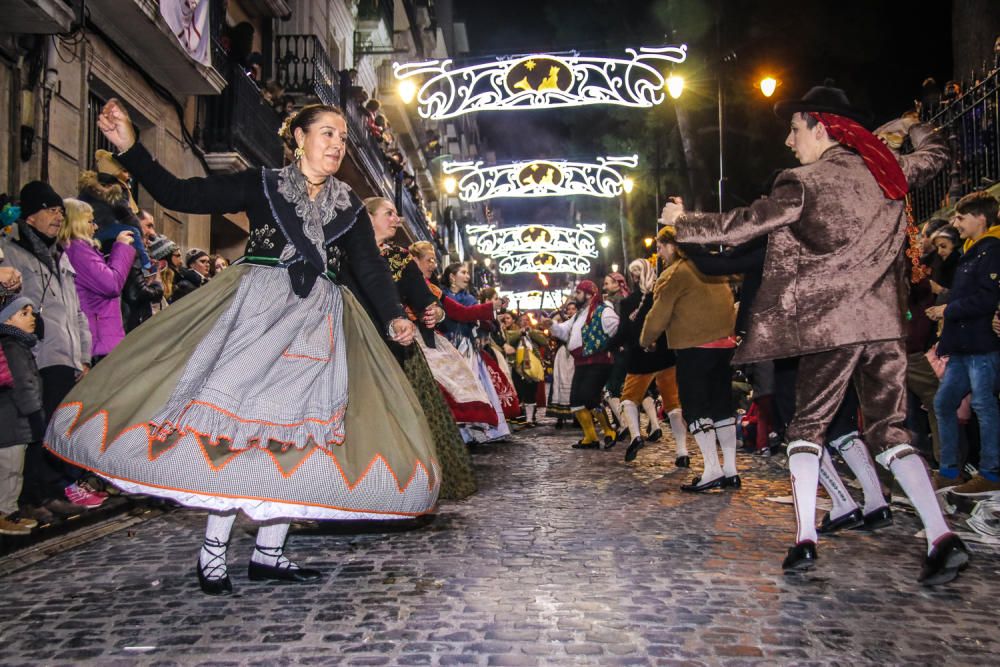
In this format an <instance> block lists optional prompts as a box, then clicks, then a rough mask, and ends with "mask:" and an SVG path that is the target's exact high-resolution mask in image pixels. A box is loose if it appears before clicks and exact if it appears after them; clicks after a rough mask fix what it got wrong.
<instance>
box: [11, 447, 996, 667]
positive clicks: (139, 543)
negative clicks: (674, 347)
mask: <svg viewBox="0 0 1000 667" xmlns="http://www.w3.org/2000/svg"><path fill="white" fill-rule="evenodd" d="M577 437H579V436H578V435H577V433H576V432H575V431H556V430H553V429H551V428H539V429H533V430H528V431H524V432H521V433H520V434H517V435H515V436H514V437H513V438H512V439H511V441H510V442H507V443H499V444H493V445H487V446H483V447H480V448H478V449H477V450H476V451H475V453H474V455H473V457H474V462H475V464H476V470H477V473H478V476H479V481H480V491H479V493H477V494H476V495H474V496H472V497H471V498H468V499H466V500H464V501H460V502H448V503H443V504H442V506H441V508H440V512H439V514H438V515H437V517H436V519H435V520H434V521H433V522H432V523H430V524H429V525H426V526H423V527H420V528H418V529H415V530H409V531H400V532H391V533H370V532H369V533H361V534H346V535H345V534H316V533H314V532H313V533H300V534H296V535H293V536H292V537H291V538H290V540H289V544H288V552H289V555H291V556H292V557H294V558H295V559H297V560H298V561H299V562H300V563H302V564H304V565H308V566H311V567H317V568H320V569H322V570H323V571H324V572H325V574H326V578H325V580H324V581H323V582H322V583H321V584H318V585H311V586H308V585H306V586H303V585H280V584H266V583H256V582H250V581H249V580H248V579H247V577H246V569H245V563H246V559H247V558H248V557H249V554H250V551H251V548H252V544H253V537H252V535H251V534H250V533H249V529H250V528H251V526H250V525H248V524H247V525H243V524H241V525H240V526H238V527H237V530H236V532H235V533H234V540H233V543H232V545H231V548H230V573H231V575H232V577H233V585H234V587H235V588H236V594H235V595H234V596H232V597H229V598H211V597H207V596H205V595H203V594H201V592H200V591H199V589H198V584H197V581H196V580H195V576H194V563H195V558H196V553H197V548H198V545H199V544H200V540H201V531H202V529H203V522H204V517H203V514H201V513H199V512H192V511H174V512H170V513H167V514H165V515H163V516H159V517H156V518H153V519H150V520H148V521H144V522H143V523H140V524H138V525H132V526H130V527H128V528H126V529H123V530H120V531H118V532H114V533H112V534H109V535H105V536H103V537H100V538H98V539H96V540H94V541H92V542H89V543H87V544H85V545H83V546H79V547H76V548H73V549H71V550H68V551H65V552H63V553H58V554H57V555H54V556H52V557H51V558H48V559H47V560H44V561H42V562H38V563H34V564H31V565H29V566H27V567H24V568H22V569H20V570H18V571H16V572H14V573H12V574H9V575H7V576H5V577H3V578H2V579H0V603H2V604H0V664H2V665H24V664H32V665H33V664H46V665H48V664H54V665H63V664H65V665H80V664H88V663H92V664H101V665H134V664H150V665H220V666H221V665H243V664H250V665H267V666H272V665H285V664H288V665H295V664H302V665H540V666H546V665H674V664H690V665H713V664H761V665H772V664H795V665H803V664H850V665H876V664H877V665H884V664H941V665H945V664H947V665H960V664H969V665H972V664H979V665H981V664H997V662H998V661H1000V640H998V639H997V636H996V632H995V628H996V627H997V625H998V622H1000V605H998V604H997V598H998V593H1000V583H998V581H1000V578H998V576H997V575H998V573H1000V552H997V551H989V550H985V549H984V548H982V547H974V548H975V552H974V560H973V563H972V565H971V567H970V568H969V570H968V571H967V572H966V573H964V574H963V575H962V577H960V579H959V580H958V581H956V582H954V583H953V584H951V585H949V586H946V587H941V588H937V589H925V588H922V587H920V586H919V585H918V584H917V583H916V577H917V574H918V572H919V567H920V557H921V553H922V549H923V541H922V539H918V538H915V537H914V534H915V533H916V532H917V530H919V525H918V522H917V520H916V518H915V516H914V515H912V514H910V513H908V512H905V511H902V510H897V511H896V522H895V524H894V525H893V526H891V527H889V528H886V529H883V530H881V531H879V532H877V533H874V534H870V535H866V534H859V533H851V534H849V535H845V536H842V537H837V538H831V539H826V540H824V541H823V542H822V543H821V544H820V547H819V565H818V567H817V568H816V569H815V570H813V571H812V572H810V573H807V574H801V575H794V576H785V575H783V574H782V572H781V570H780V563H781V558H782V556H783V555H784V551H785V549H786V548H787V547H788V546H789V544H790V540H791V539H792V538H793V521H794V520H793V516H792V510H791V507H789V506H787V505H781V504H777V503H774V502H770V501H767V500H766V498H767V497H768V496H785V495H788V494H789V493H790V491H789V485H788V482H787V473H786V471H785V470H784V469H783V467H782V463H783V459H781V458H780V457H774V458H770V459H768V458H760V457H755V456H750V455H741V458H740V468H741V473H742V477H743V482H744V484H743V488H742V489H741V490H739V491H725V492H715V493H712V494H707V495H703V496H692V495H687V494H683V493H681V492H680V491H679V490H678V487H679V486H680V484H682V483H685V482H687V481H689V478H690V476H691V472H690V471H683V470H677V469H676V468H674V465H673V459H674V456H673V449H672V445H671V444H669V443H668V442H662V443H658V444H651V445H649V446H647V448H646V449H644V450H643V451H641V452H640V454H639V457H638V459H637V460H636V461H635V462H634V463H632V464H626V463H625V462H624V461H623V460H622V457H623V454H624V446H623V445H618V446H617V447H615V448H614V449H612V450H610V451H578V450H572V449H570V444H572V442H574V441H575V439H576V438H577ZM666 438H668V439H669V436H666ZM691 444H692V445H693V443H691ZM692 448H693V447H692ZM695 465H696V466H698V465H699V462H698V461H697V459H696V460H695Z"/></svg>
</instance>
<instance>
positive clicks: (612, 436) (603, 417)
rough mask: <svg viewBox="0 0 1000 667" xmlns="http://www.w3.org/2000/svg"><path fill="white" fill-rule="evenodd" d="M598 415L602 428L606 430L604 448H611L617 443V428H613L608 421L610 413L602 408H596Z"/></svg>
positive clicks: (595, 411)
mask: <svg viewBox="0 0 1000 667" xmlns="http://www.w3.org/2000/svg"><path fill="white" fill-rule="evenodd" d="M594 413H595V414H596V415H597V421H598V423H599V424H600V425H601V430H602V431H604V449H611V448H612V447H614V445H615V441H616V436H617V435H618V434H617V433H615V429H613V428H611V422H609V421H608V414H607V413H606V412H605V411H604V410H602V409H601V408H597V409H596V410H594Z"/></svg>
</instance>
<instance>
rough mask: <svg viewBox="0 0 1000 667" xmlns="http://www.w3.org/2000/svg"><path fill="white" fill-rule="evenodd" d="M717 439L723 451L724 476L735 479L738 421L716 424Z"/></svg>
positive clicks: (723, 421) (732, 419)
mask: <svg viewBox="0 0 1000 667" xmlns="http://www.w3.org/2000/svg"><path fill="white" fill-rule="evenodd" d="M715 437H716V439H717V440H718V441H719V447H720V448H721V449H722V474H723V475H725V476H726V477H734V476H735V475H736V474H737V473H736V419H735V418H733V417H730V418H729V419H722V420H720V421H717V422H715Z"/></svg>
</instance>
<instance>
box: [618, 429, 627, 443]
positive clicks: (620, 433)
mask: <svg viewBox="0 0 1000 667" xmlns="http://www.w3.org/2000/svg"><path fill="white" fill-rule="evenodd" d="M627 439H628V429H627V428H622V429H621V430H619V431H618V432H617V433H615V442H625V441H626V440H627Z"/></svg>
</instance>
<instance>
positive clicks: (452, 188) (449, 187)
mask: <svg viewBox="0 0 1000 667" xmlns="http://www.w3.org/2000/svg"><path fill="white" fill-rule="evenodd" d="M444 191H445V192H446V193H448V194H449V195H453V194H455V193H456V192H457V191H458V179H457V178H455V177H454V176H448V177H446V178H445V179H444Z"/></svg>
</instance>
